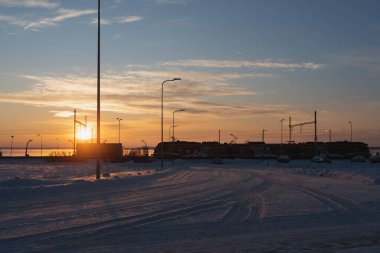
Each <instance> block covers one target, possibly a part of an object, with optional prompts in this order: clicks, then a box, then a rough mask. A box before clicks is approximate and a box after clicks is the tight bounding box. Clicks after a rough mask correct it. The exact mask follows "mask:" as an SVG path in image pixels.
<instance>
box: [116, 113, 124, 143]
mask: <svg viewBox="0 0 380 253" xmlns="http://www.w3.org/2000/svg"><path fill="white" fill-rule="evenodd" d="M116 119H117V120H118V121H119V143H121V142H120V121H122V120H123V119H121V118H116Z"/></svg>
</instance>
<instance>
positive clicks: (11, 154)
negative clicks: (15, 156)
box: [11, 135, 14, 156]
mask: <svg viewBox="0 0 380 253" xmlns="http://www.w3.org/2000/svg"><path fill="white" fill-rule="evenodd" d="M11 138H12V139H11V156H12V151H13V138H14V136H13V135H12V136H11Z"/></svg>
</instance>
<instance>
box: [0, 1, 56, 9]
mask: <svg viewBox="0 0 380 253" xmlns="http://www.w3.org/2000/svg"><path fill="white" fill-rule="evenodd" d="M0 5H3V6H9V7H24V8H33V7H38V8H56V7H58V6H59V3H58V2H53V1H49V0H0Z"/></svg>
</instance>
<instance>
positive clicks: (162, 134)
mask: <svg viewBox="0 0 380 253" xmlns="http://www.w3.org/2000/svg"><path fill="white" fill-rule="evenodd" d="M180 80H181V78H178V77H176V78H173V79H168V80H165V81H163V82H162V84H161V170H163V169H164V84H165V83H166V82H174V81H180Z"/></svg>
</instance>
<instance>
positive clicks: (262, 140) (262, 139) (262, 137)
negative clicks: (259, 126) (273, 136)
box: [261, 129, 267, 143]
mask: <svg viewBox="0 0 380 253" xmlns="http://www.w3.org/2000/svg"><path fill="white" fill-rule="evenodd" d="M266 131H267V130H266V129H263V131H262V136H261V142H262V143H264V141H265V140H264V136H265V132H266Z"/></svg>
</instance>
